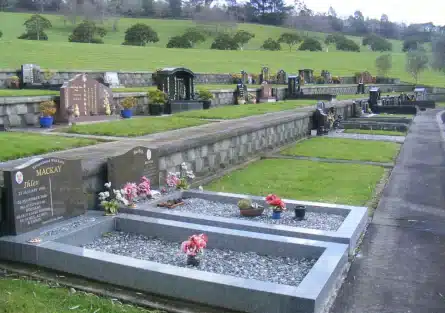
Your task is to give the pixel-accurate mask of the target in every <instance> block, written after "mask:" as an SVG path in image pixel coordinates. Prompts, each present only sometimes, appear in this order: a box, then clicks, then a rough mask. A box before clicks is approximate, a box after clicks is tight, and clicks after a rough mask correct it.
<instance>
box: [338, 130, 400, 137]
mask: <svg viewBox="0 0 445 313" xmlns="http://www.w3.org/2000/svg"><path fill="white" fill-rule="evenodd" d="M344 133H347V134H367V135H385V136H406V132H399V131H395V130H379V129H378V130H371V129H345V130H344Z"/></svg>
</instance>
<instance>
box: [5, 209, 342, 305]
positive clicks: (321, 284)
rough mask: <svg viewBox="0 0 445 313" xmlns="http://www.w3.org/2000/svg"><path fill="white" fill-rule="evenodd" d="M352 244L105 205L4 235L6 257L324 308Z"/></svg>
mask: <svg viewBox="0 0 445 313" xmlns="http://www.w3.org/2000/svg"><path fill="white" fill-rule="evenodd" d="M81 219H82V221H81V222H79V221H78V220H81ZM201 234H202V235H201ZM194 243H195V244H196V245H195V244H194ZM204 243H205V244H204ZM181 249H182V250H181ZM347 250H348V246H347V245H344V244H338V243H328V242H321V241H314V240H308V239H299V238H286V237H281V236H275V235H270V234H260V233H254V232H246V231H239V230H233V229H225V228H218V227H211V226H205V225H198V224H190V223H183V222H178V221H171V220H163V219H157V218H148V217H141V216H137V215H130V214H120V215H118V216H104V215H103V214H101V213H100V212H89V213H88V215H87V217H84V216H82V217H77V218H74V219H72V220H69V221H65V222H60V223H57V224H53V225H48V226H45V227H42V228H41V229H38V230H35V231H32V232H28V233H24V234H21V235H18V236H15V237H2V238H0V258H3V259H7V260H12V261H21V262H25V263H29V264H35V265H37V266H42V267H46V268H50V269H53V270H58V271H63V272H66V273H70V274H74V275H79V276H82V277H87V278H89V279H93V280H99V281H102V282H106V283H111V284H117V285H119V286H122V287H127V288H132V289H136V290H141V291H144V292H149V293H156V294H158V295H162V296H167V297H173V298H176V299H182V300H184V301H193V302H197V303H202V304H206V305H210V306H214V307H220V308H225V309H230V310H237V311H241V312H252V313H254V312H255V313H286V312H289V313H290V312H296V311H301V312H321V311H323V310H324V309H325V305H326V303H327V301H328V299H329V298H330V297H331V296H332V295H333V294H334V293H335V291H336V288H337V287H338V284H339V283H340V282H341V280H340V278H341V276H342V275H343V273H344V271H345V270H346V265H347ZM184 251H188V253H187V254H186V253H184ZM202 251H204V253H203V254H200V253H199V252H202ZM25 255H26V257H25V258H23V256H25ZM221 295H224V296H221ZM228 299H230V301H228Z"/></svg>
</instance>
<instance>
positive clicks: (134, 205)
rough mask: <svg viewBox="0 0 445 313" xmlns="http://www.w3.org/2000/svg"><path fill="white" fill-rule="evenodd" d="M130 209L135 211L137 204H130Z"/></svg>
mask: <svg viewBox="0 0 445 313" xmlns="http://www.w3.org/2000/svg"><path fill="white" fill-rule="evenodd" d="M128 207H129V208H131V209H134V208H135V207H136V204H135V203H134V202H132V203H129V204H128Z"/></svg>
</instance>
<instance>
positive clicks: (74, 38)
mask: <svg viewBox="0 0 445 313" xmlns="http://www.w3.org/2000/svg"><path fill="white" fill-rule="evenodd" d="M106 34H107V31H106V30H105V28H103V27H100V26H97V25H96V23H94V22H93V21H87V20H85V21H83V22H82V23H80V24H79V25H77V26H76V28H74V30H73V32H72V34H71V35H70V36H69V37H68V41H69V42H84V43H96V44H100V43H104V42H103V40H102V38H103V37H105V35H106Z"/></svg>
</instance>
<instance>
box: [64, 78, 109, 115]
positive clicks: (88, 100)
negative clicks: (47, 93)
mask: <svg viewBox="0 0 445 313" xmlns="http://www.w3.org/2000/svg"><path fill="white" fill-rule="evenodd" d="M114 111H115V106H114V100H113V92H112V90H111V89H110V88H108V87H107V86H105V85H103V84H101V83H99V82H98V81H97V80H95V79H93V78H90V77H88V75H86V74H78V75H76V76H75V77H74V78H73V79H70V80H69V81H67V82H65V83H64V84H63V86H62V87H61V88H60V109H59V110H58V119H59V120H60V121H63V122H66V121H68V122H70V121H71V120H72V119H73V118H79V117H80V118H81V117H85V116H94V115H110V114H113V113H114Z"/></svg>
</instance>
